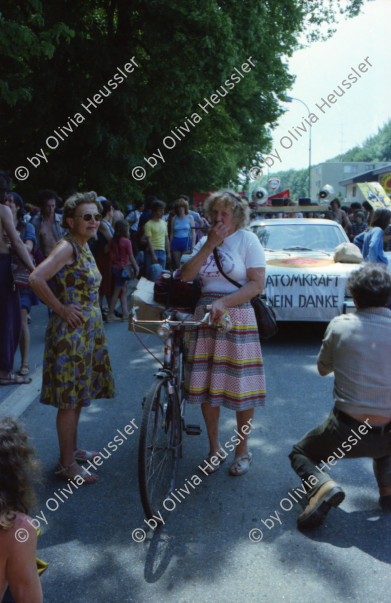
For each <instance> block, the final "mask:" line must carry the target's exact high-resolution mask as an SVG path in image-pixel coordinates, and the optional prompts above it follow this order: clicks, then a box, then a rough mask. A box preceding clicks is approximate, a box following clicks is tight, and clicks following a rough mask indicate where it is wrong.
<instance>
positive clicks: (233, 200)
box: [204, 189, 250, 229]
mask: <svg viewBox="0 0 391 603" xmlns="http://www.w3.org/2000/svg"><path fill="white" fill-rule="evenodd" d="M216 202H217V203H223V204H224V205H225V206H226V207H230V208H231V209H232V211H233V213H234V220H235V222H236V228H237V229H239V228H245V227H246V226H247V224H248V223H249V221H250V208H249V205H248V201H247V199H244V198H243V197H242V196H241V195H239V194H238V193H235V192H234V191H231V190H228V189H222V190H220V191H217V192H216V193H213V194H212V195H210V197H208V198H207V200H206V201H205V205H204V210H205V213H206V215H207V216H208V218H209V219H210V218H211V217H212V215H211V214H212V210H213V207H214V204H215V203H216Z"/></svg>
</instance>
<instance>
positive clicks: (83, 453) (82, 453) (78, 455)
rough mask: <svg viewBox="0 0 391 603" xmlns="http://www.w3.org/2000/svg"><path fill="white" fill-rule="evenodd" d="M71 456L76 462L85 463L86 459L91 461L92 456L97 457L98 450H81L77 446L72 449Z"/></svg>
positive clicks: (98, 454)
mask: <svg viewBox="0 0 391 603" xmlns="http://www.w3.org/2000/svg"><path fill="white" fill-rule="evenodd" d="M73 456H74V457H75V461H77V462H78V463H85V462H86V461H93V460H94V458H96V457H99V456H100V452H92V451H91V450H81V448H77V449H76V450H74V451H73Z"/></svg>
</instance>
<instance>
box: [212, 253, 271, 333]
mask: <svg viewBox="0 0 391 603" xmlns="http://www.w3.org/2000/svg"><path fill="white" fill-rule="evenodd" d="M213 256H214V259H215V262H216V266H217V268H218V269H219V271H220V272H221V274H222V275H223V276H224V278H226V279H227V281H229V282H230V283H232V284H233V285H235V286H236V287H238V289H240V288H241V287H242V285H240V284H239V283H237V282H236V281H234V280H233V279H232V278H230V277H229V276H228V275H227V274H225V272H224V271H223V269H222V267H221V263H220V259H219V256H218V253H217V249H216V247H215V248H214V249H213ZM250 303H251V305H252V307H253V309H254V313H255V318H256V320H257V326H258V333H259V339H260V341H263V340H265V339H269V338H270V337H273V335H276V333H277V331H278V327H277V321H276V315H275V313H274V310H273V307H272V306H271V305H270V304H269V303H268V302H267V301H266V300H265V301H264V300H263V299H262V298H261V296H260V295H256V296H255V297H253V298H252V299H250Z"/></svg>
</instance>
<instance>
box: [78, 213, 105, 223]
mask: <svg viewBox="0 0 391 603" xmlns="http://www.w3.org/2000/svg"><path fill="white" fill-rule="evenodd" d="M75 218H82V219H83V220H84V222H91V221H92V220H95V222H100V221H101V219H102V216H101V215H100V214H83V215H82V216H75Z"/></svg>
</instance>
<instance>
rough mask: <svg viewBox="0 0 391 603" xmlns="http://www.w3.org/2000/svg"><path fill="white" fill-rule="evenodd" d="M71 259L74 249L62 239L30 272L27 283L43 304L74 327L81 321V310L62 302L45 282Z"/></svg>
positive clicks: (69, 262) (70, 261) (70, 262)
mask: <svg viewBox="0 0 391 603" xmlns="http://www.w3.org/2000/svg"><path fill="white" fill-rule="evenodd" d="M73 261H74V251H73V247H72V245H71V244H70V243H68V241H64V240H62V241H61V242H60V243H59V244H58V245H57V246H56V247H55V248H54V249H53V251H52V252H51V253H50V255H49V256H48V257H47V258H46V260H44V261H43V262H42V263H41V264H39V266H37V267H36V268H35V270H34V272H33V273H32V274H30V278H29V285H30V287H31V288H32V290H33V291H34V292H35V293H36V294H37V295H38V297H39V299H40V300H41V301H43V303H44V304H46V305H47V306H49V308H51V309H52V310H53V312H55V313H56V314H58V315H59V316H60V317H61V318H62V319H63V320H65V321H66V322H67V323H68V324H69V326H71V327H72V328H76V327H79V326H80V325H81V324H82V323H83V320H84V319H83V313H82V311H81V310H80V308H79V307H78V306H76V305H75V304H67V305H64V304H62V303H61V302H60V301H59V300H58V299H57V297H56V296H55V295H54V293H53V291H52V290H51V289H50V287H49V285H48V284H47V281H48V280H50V279H51V278H52V277H53V276H54V275H55V274H57V272H58V271H59V270H61V268H63V267H64V266H65V265H66V264H72V263H73Z"/></svg>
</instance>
